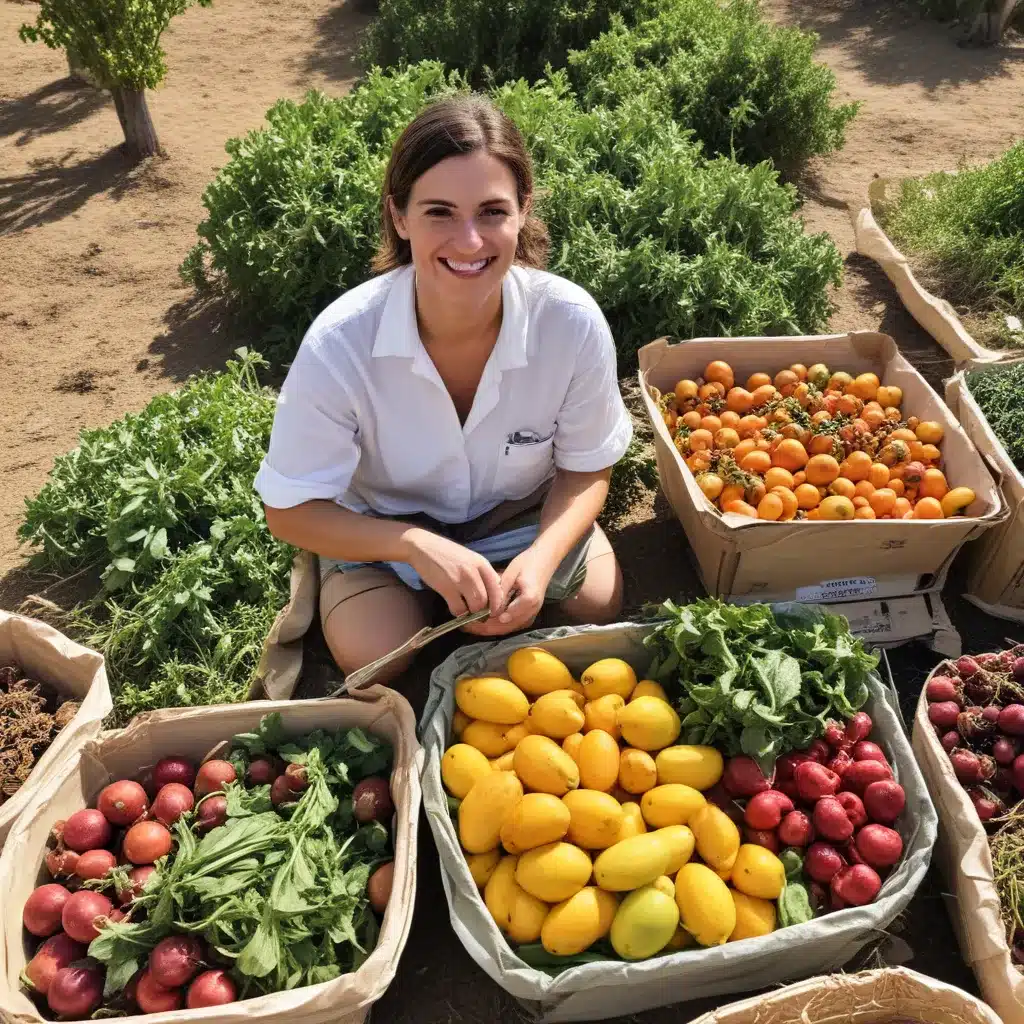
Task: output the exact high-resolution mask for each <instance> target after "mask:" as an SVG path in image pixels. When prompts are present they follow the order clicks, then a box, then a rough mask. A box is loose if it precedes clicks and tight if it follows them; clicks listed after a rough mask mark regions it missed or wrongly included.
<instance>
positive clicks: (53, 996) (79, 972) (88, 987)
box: [46, 967, 103, 1020]
mask: <svg viewBox="0 0 1024 1024" xmlns="http://www.w3.org/2000/svg"><path fill="white" fill-rule="evenodd" d="M102 1001H103V972H102V971H100V969H99V968H98V967H62V968H61V969H60V970H59V971H57V973H56V974H55V975H54V976H53V978H52V980H51V981H50V987H49V989H48V990H47V993H46V1002H47V1005H48V1006H49V1007H50V1009H51V1010H52V1011H53V1012H54V1013H55V1014H57V1015H58V1016H59V1017H64V1018H66V1019H68V1020H85V1019H86V1018H88V1017H90V1016H91V1015H92V1014H93V1013H94V1012H95V1011H96V1010H98V1009H99V1005H100V1003H101V1002H102Z"/></svg>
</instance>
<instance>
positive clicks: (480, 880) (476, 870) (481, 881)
mask: <svg viewBox="0 0 1024 1024" xmlns="http://www.w3.org/2000/svg"><path fill="white" fill-rule="evenodd" d="M500 860H501V849H500V848H495V849H493V850H488V851H487V853H467V854H466V864H467V866H468V867H469V873H470V874H471V875H472V876H473V881H474V882H476V884H477V888H479V889H482V888H483V887H484V886H485V885H486V884H487V883H488V882H489V881H490V878H491V875H493V874H494V869H495V868H496V867H497V866H498V863H499V862H500Z"/></svg>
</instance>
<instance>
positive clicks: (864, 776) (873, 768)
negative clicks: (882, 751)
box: [842, 761, 892, 796]
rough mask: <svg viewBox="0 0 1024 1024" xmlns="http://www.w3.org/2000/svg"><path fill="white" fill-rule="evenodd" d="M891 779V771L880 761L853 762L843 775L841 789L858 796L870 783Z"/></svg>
mask: <svg viewBox="0 0 1024 1024" xmlns="http://www.w3.org/2000/svg"><path fill="white" fill-rule="evenodd" d="M891 778H892V769H891V768H890V767H889V766H888V765H887V764H882V763H881V762H880V761H854V762H853V764H851V765H850V767H849V768H847V769H846V771H845V772H844V773H843V786H842V788H843V789H846V790H849V791H850V792H852V793H856V794H857V795H858V796H860V795H861V794H862V793H863V792H864V790H865V789H867V788H868V786H870V785H871V783H872V782H882V781H884V780H886V779H891Z"/></svg>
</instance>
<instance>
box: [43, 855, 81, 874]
mask: <svg viewBox="0 0 1024 1024" xmlns="http://www.w3.org/2000/svg"><path fill="white" fill-rule="evenodd" d="M78 856H79V855H78V854H77V853H75V851H74V850H51V851H50V852H49V853H48V854H47V855H46V870H47V871H49V872H50V874H51V875H53V877H54V878H71V877H72V876H73V875H74V874H75V868H77V867H78Z"/></svg>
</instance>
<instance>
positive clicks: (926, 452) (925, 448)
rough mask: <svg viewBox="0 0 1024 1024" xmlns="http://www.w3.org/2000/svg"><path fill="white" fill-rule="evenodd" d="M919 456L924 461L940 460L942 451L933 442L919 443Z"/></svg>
mask: <svg viewBox="0 0 1024 1024" xmlns="http://www.w3.org/2000/svg"><path fill="white" fill-rule="evenodd" d="M921 458H922V459H924V461H925V462H941V461H942V452H940V451H939V449H938V448H936V447H935V445H933V444H923V445H921Z"/></svg>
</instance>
